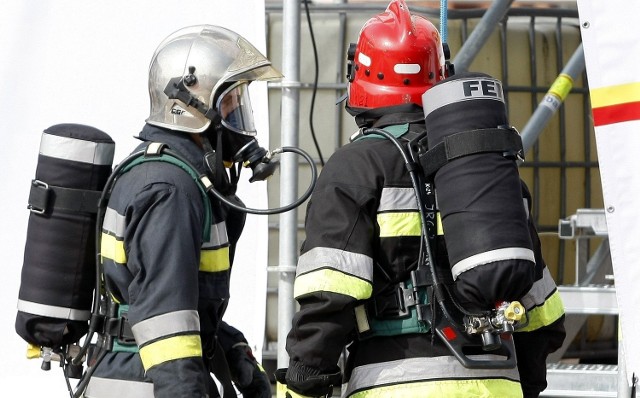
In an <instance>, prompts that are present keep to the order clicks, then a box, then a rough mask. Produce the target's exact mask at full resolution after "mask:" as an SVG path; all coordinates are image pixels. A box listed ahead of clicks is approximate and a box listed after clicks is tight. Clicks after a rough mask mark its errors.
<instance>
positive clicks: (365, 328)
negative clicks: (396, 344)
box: [355, 270, 433, 340]
mask: <svg viewBox="0 0 640 398" xmlns="http://www.w3.org/2000/svg"><path fill="white" fill-rule="evenodd" d="M432 284H433V283H432V282H431V279H430V277H429V275H428V274H427V273H426V272H422V271H421V270H417V271H413V272H412V278H410V279H409V280H407V281H405V282H402V283H399V284H398V285H397V287H396V288H395V290H394V291H393V292H392V293H391V294H387V295H382V294H381V295H377V296H375V297H372V298H371V299H370V300H369V301H368V302H367V303H365V304H362V305H360V306H358V307H356V308H355V316H356V325H357V328H358V335H359V338H360V339H361V340H362V339H367V338H371V337H376V336H397V335H401V334H409V333H428V332H429V331H430V330H431V324H430V316H431V308H430V304H429V303H430V300H429V291H430V289H429V287H430V286H431V285H432Z"/></svg>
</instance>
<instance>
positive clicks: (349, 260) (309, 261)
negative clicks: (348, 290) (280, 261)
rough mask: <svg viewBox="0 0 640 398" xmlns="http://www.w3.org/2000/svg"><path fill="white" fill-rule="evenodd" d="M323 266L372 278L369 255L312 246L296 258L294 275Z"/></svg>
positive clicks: (361, 277)
mask: <svg viewBox="0 0 640 398" xmlns="http://www.w3.org/2000/svg"><path fill="white" fill-rule="evenodd" d="M323 268H331V269H334V270H336V271H340V272H343V273H345V274H349V275H353V276H355V277H357V278H360V279H364V280H365V281H369V282H371V281H372V280H373V259H372V258H371V257H369V256H367V255H364V254H360V253H353V252H348V251H345V250H340V249H333V248H330V247H314V248H313V249H311V250H309V251H308V252H306V253H304V254H303V255H301V256H300V258H299V259H298V266H297V268H296V275H297V276H300V275H302V274H306V273H308V272H311V271H315V270H318V269H323Z"/></svg>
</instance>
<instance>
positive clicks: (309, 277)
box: [293, 269, 373, 300]
mask: <svg viewBox="0 0 640 398" xmlns="http://www.w3.org/2000/svg"><path fill="white" fill-rule="evenodd" d="M372 290H373V287H372V285H371V283H370V282H368V281H364V280H362V279H360V278H356V277H354V276H352V275H347V274H344V273H342V272H340V271H335V270H331V269H321V270H317V271H313V272H309V273H307V274H304V275H300V276H297V277H296V280H295V283H294V285H293V296H294V298H298V297H300V296H303V295H305V294H309V293H320V292H331V293H339V294H344V295H345V296H350V297H353V298H354V299H356V300H365V299H368V298H369V297H371V292H372Z"/></svg>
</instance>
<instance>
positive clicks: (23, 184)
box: [0, 0, 279, 397]
mask: <svg viewBox="0 0 640 398" xmlns="http://www.w3.org/2000/svg"><path fill="white" fill-rule="evenodd" d="M203 23H207V24H214V25H215V24H218V25H222V26H224V27H226V28H229V29H232V30H235V31H236V32H238V33H240V34H242V35H243V36H244V37H245V38H247V39H248V40H249V41H250V42H252V43H253V44H254V45H255V46H256V47H257V48H258V49H260V50H261V51H262V52H263V53H265V52H266V38H265V18H264V0H242V1H241V2H237V1H227V2H225V1H205V0H192V1H189V2H181V3H176V2H171V1H167V0H153V1H151V0H143V1H126V0H111V1H90V2H87V1H74V0H56V1H43V2H32V1H21V0H11V1H7V2H3V7H2V12H1V13H0V59H1V60H2V62H0V76H2V78H1V79H0V92H2V96H0V103H1V107H0V108H1V109H2V110H3V117H2V122H0V126H1V127H0V131H1V136H2V140H3V142H2V144H0V159H1V161H2V184H1V186H0V190H1V194H0V212H2V214H1V217H0V219H1V220H2V229H1V231H2V232H0V233H1V239H0V245H1V246H2V253H3V264H4V267H3V270H4V273H3V280H4V285H3V288H2V289H1V290H0V297H1V299H2V307H1V310H0V311H1V313H2V316H1V317H0V319H2V321H0V322H2V327H0V341H2V342H3V358H2V361H0V380H2V387H1V390H2V391H11V392H12V394H14V395H16V396H24V397H39V396H42V397H44V396H56V397H61V396H65V395H66V390H67V388H66V385H65V382H64V378H63V375H62V371H61V370H60V368H58V367H57V366H56V363H53V364H52V369H51V371H49V372H43V371H42V370H40V361H38V360H27V359H26V356H25V354H26V348H27V344H26V343H25V342H24V341H22V339H20V337H19V336H18V335H17V334H16V333H15V331H14V321H15V315H16V303H17V298H18V289H19V284H20V270H21V267H22V261H23V254H24V240H25V237H26V230H27V221H28V216H29V213H28V210H27V208H26V206H27V198H28V194H29V185H30V181H31V179H32V178H33V177H34V174H35V169H36V161H37V157H38V148H39V145H40V137H41V134H42V131H43V130H44V129H46V128H47V127H49V126H51V125H54V124H58V123H82V124H88V125H92V126H94V127H97V128H99V129H101V130H103V131H105V132H106V133H107V134H109V135H110V136H111V137H112V138H113V139H114V141H115V142H116V156H115V158H116V159H115V161H116V162H118V161H120V160H121V159H123V158H124V157H125V156H126V155H127V154H128V153H129V152H130V151H131V150H132V149H133V148H134V146H135V145H136V143H137V142H138V141H137V140H135V139H133V138H132V137H133V136H134V135H136V134H137V133H138V132H139V131H140V129H141V128H142V126H143V124H144V120H145V118H146V117H147V116H148V112H149V101H148V94H147V73H148V67H149V62H150V60H151V56H152V54H153V52H154V50H155V48H156V46H157V45H158V44H159V43H160V41H161V40H162V39H163V38H164V37H166V36H167V35H168V34H170V33H172V32H174V31H175V30H177V29H179V28H182V27H184V26H188V25H195V24H203ZM267 55H268V54H267ZM275 63H276V64H278V63H279V62H275ZM251 96H252V105H253V109H254V115H255V119H256V126H257V128H258V131H259V136H258V139H259V142H260V145H261V146H263V147H265V148H269V142H268V139H269V134H268V126H269V124H268V108H267V86H266V83H263V82H257V83H254V84H252V85H251ZM242 176H243V178H242V179H243V180H246V179H248V176H250V173H243V175H242ZM239 196H240V197H241V198H242V199H243V200H244V201H245V204H246V205H247V206H249V207H253V208H265V207H266V205H267V188H266V183H264V182H258V183H254V184H249V183H248V181H243V184H242V185H241V187H240V188H239ZM267 233H268V221H267V217H266V216H256V215H249V216H248V217H247V224H246V227H245V233H244V235H243V237H242V238H241V241H240V243H239V248H238V254H237V256H236V263H235V265H234V273H233V276H232V288H231V295H232V300H231V303H230V305H229V309H228V311H227V315H226V316H225V320H227V321H228V322H229V323H230V324H232V325H234V326H236V327H238V328H239V329H241V330H242V331H243V332H244V333H245V334H246V336H247V338H248V339H249V342H250V343H251V345H252V346H253V348H254V351H255V353H256V355H258V356H260V354H261V352H262V345H263V340H264V328H265V312H266V308H265V297H266V285H267V282H266V280H267V271H266V269H267ZM72 382H73V380H72ZM73 385H75V383H73Z"/></svg>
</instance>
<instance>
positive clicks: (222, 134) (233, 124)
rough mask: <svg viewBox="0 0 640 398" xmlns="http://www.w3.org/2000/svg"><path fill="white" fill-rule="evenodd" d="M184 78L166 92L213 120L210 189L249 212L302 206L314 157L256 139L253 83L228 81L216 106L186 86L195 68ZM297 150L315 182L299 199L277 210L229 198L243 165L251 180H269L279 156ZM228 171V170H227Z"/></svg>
mask: <svg viewBox="0 0 640 398" xmlns="http://www.w3.org/2000/svg"><path fill="white" fill-rule="evenodd" d="M189 71H190V73H189V74H188V75H186V76H185V77H184V78H181V77H178V78H173V79H171V80H170V81H169V84H168V85H167V87H166V88H165V91H164V93H165V94H166V95H167V97H168V98H169V99H178V100H180V101H182V102H184V103H185V104H187V105H188V106H189V107H192V108H194V109H196V110H197V111H198V112H200V113H201V114H203V115H204V116H205V117H206V118H207V119H210V120H211V123H210V124H209V126H208V128H207V129H206V130H205V131H204V132H203V133H202V135H203V139H202V140H201V142H202V146H203V148H204V149H205V156H204V159H205V163H206V165H207V167H208V168H209V170H210V172H211V175H212V176H213V185H212V186H211V187H210V188H209V191H210V192H211V193H212V194H213V195H214V196H216V197H217V198H218V199H219V200H221V201H222V202H224V203H225V204H226V205H228V206H230V207H232V208H234V209H236V210H238V211H242V212H245V213H252V214H278V213H283V212H285V211H289V210H291V209H294V208H296V207H298V206H299V205H301V204H302V203H303V202H304V201H305V200H307V198H308V197H309V196H310V195H311V192H312V191H313V188H314V186H315V181H316V178H317V168H316V166H315V163H314V162H313V159H312V158H311V157H310V156H309V155H308V154H307V153H306V152H304V151H303V150H301V149H299V148H294V147H283V148H278V149H276V150H274V151H268V150H267V149H265V148H263V147H261V146H260V145H259V143H258V140H257V139H256V130H255V126H254V124H253V111H252V108H251V102H250V98H249V91H248V85H249V83H250V82H232V83H226V84H225V86H226V87H227V88H226V89H224V90H222V93H221V94H220V95H219V96H218V98H217V99H216V101H215V104H216V105H215V107H212V108H207V106H206V105H205V104H204V103H203V102H201V101H200V100H198V99H197V98H195V97H194V96H192V95H191V94H190V93H189V91H188V90H186V86H189V85H194V84H196V83H197V78H195V76H194V75H193V72H195V68H194V67H190V68H189ZM283 152H294V153H297V154H299V155H301V156H303V157H304V158H305V159H306V160H307V162H308V163H309V165H310V166H311V173H312V175H311V183H310V185H309V187H308V189H307V191H306V192H305V193H304V194H303V195H302V196H301V197H300V198H299V199H298V200H296V201H295V202H293V203H291V204H289V205H287V206H283V207H279V208H274V209H252V208H248V207H244V206H241V205H239V204H237V203H235V202H232V201H230V200H228V199H227V197H226V196H228V195H232V194H234V193H235V191H236V188H237V183H238V181H239V178H240V172H241V170H242V168H249V169H251V172H252V175H251V177H250V178H249V182H256V181H265V180H266V179H267V178H269V177H270V176H271V175H273V174H274V173H275V171H276V170H277V168H278V165H279V159H278V158H277V157H276V155H278V154H280V153H283ZM227 170H228V172H227Z"/></svg>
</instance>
